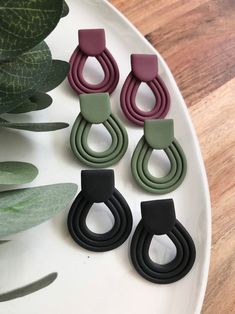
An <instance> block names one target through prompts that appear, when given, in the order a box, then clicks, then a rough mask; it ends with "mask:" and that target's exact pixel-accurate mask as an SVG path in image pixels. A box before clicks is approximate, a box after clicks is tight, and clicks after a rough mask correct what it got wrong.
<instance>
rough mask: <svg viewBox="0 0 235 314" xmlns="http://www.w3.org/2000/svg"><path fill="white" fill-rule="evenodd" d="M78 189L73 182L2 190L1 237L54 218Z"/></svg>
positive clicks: (0, 202) (0, 199)
mask: <svg viewBox="0 0 235 314" xmlns="http://www.w3.org/2000/svg"><path fill="white" fill-rule="evenodd" d="M76 192H77V185H76V184H73V183H61V184H54V185H46V186H41V187H34V188H27V189H18V190H11V191H4V192H0V238H3V237H6V236H8V235H10V234H13V233H17V232H20V231H23V230H27V229H30V228H32V227H34V226H36V225H38V224H41V223H42V222H44V221H46V220H48V219H50V218H52V217H53V216H54V215H56V214H57V213H59V212H60V211H61V210H64V209H65V208H66V207H67V206H68V205H69V203H70V201H71V200H72V199H73V197H74V196H75V194H76Z"/></svg>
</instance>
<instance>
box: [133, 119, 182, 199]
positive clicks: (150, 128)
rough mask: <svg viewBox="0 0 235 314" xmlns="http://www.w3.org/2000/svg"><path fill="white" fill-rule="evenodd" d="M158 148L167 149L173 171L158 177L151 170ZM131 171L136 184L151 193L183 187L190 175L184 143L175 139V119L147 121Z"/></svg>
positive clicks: (160, 192)
mask: <svg viewBox="0 0 235 314" xmlns="http://www.w3.org/2000/svg"><path fill="white" fill-rule="evenodd" d="M154 149H157V150H160V149H163V150H164V151H165V153H166V155H167V157H168V158H169V161H170V164H171V168H170V171H169V173H168V174H167V175H166V176H165V177H161V178H157V177H154V176H153V175H151V174H150V172H149V170H148V162H149V159H150V157H151V154H152V151H153V150H154ZM131 169H132V175H133V177H134V178H135V180H136V182H137V183H138V184H139V185H140V186H141V187H143V188H144V189H145V190H146V191H148V192H151V193H155V194H159V195H161V194H166V193H169V192H172V191H174V190H175V189H177V188H178V187H179V185H180V184H181V183H182V182H183V180H184V178H185V175H186V171H187V161H186V157H185V154H184V152H183V150H182V148H181V146H180V144H179V143H178V141H177V140H176V139H175V138H174V125H173V120H171V119H169V120H147V121H145V124H144V136H143V137H142V138H141V139H140V141H139V143H138V144H137V146H136V148H135V151H134V153H133V156H132V160H131Z"/></svg>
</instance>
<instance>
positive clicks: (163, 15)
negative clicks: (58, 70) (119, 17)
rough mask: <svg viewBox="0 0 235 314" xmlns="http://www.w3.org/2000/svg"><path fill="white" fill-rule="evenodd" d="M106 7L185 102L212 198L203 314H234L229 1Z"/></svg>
mask: <svg viewBox="0 0 235 314" xmlns="http://www.w3.org/2000/svg"><path fill="white" fill-rule="evenodd" d="M111 3H113V4H114V5H115V6H116V7H117V8H118V9H119V10H120V11H121V12H122V13H124V15H125V16H126V17H127V18H128V19H129V20H130V21H131V22H132V23H133V24H134V25H135V26H136V27H137V28H138V29H139V30H140V31H141V32H142V34H144V35H145V36H146V37H147V39H148V40H149V41H150V42H151V43H152V44H153V46H154V47H156V48H157V50H158V51H159V52H160V53H161V55H162V56H163V57H164V59H165V60H166V62H167V64H168V66H169V67H170V69H171V70H172V72H173V75H174V77H175V79H176V81H177V83H178V86H179V88H180V90H181V92H182V94H183V96H184V99H185V101H186V103H187V106H188V109H189V111H190V114H191V118H192V120H193V123H194V126H195V128H196V131H197V135H198V137H199V141H200V144H201V150H202V154H203V158H204V162H205V165H206V170H207V175H208V180H209V186H210V193H211V201H212V254H211V264H210V272H209V281H208V286H207V291H206V296H205V300H204V306H203V310H202V313H204V314H205V313H206V314H209V313H210V314H212V313H213V314H227V313H235V232H234V227H235V210H234V183H235V180H234V177H235V173H234V169H235V163H234V157H235V149H234V148H235V1H234V0H111ZM182 314H184V313H182ZM186 314H190V313H186Z"/></svg>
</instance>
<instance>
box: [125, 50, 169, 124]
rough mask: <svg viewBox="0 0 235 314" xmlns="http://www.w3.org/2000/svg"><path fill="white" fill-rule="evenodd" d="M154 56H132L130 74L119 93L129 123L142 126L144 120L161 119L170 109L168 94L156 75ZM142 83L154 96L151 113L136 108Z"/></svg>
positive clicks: (155, 59)
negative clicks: (137, 96)
mask: <svg viewBox="0 0 235 314" xmlns="http://www.w3.org/2000/svg"><path fill="white" fill-rule="evenodd" d="M157 62H158V61H157V56H156V55H148V54H132V55H131V72H130V74H129V75H128V77H127V79H126V81H125V83H124V85H123V87H122V91H121V97H120V100H121V107H122V111H123V113H124V114H125V116H126V117H127V119H129V120H130V121H131V122H133V123H135V124H137V125H141V126H142V125H143V124H144V121H145V120H146V119H163V118H164V117H165V116H166V115H167V113H168V111H169V108H170V94H169V92H168V89H167V87H166V85H165V83H164V82H163V80H162V79H161V77H160V76H159V74H158V64H157ZM142 82H144V83H146V84H147V85H148V86H149V88H150V89H151V90H152V92H153V94H154V96H155V105H154V107H153V109H152V110H151V111H143V110H141V109H139V108H138V107H137V104H136V95H137V92H138V89H139V87H140V84H141V83H142Z"/></svg>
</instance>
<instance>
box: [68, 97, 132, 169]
mask: <svg viewBox="0 0 235 314" xmlns="http://www.w3.org/2000/svg"><path fill="white" fill-rule="evenodd" d="M79 99H80V106H81V112H80V114H79V115H78V117H77V119H76V121H75V123H74V125H73V128H72V131H71V135H70V144H71V148H72V151H73V153H74V155H75V156H76V157H77V159H78V160H80V161H81V162H82V163H84V164H85V165H88V166H90V167H95V168H105V167H109V166H111V165H113V164H115V163H117V162H118V161H119V160H120V159H121V158H122V157H123V155H124V154H125V152H126V150H127V146H128V135H127V132H126V129H125V128H124V126H123V124H122V122H121V121H120V120H119V119H118V117H117V116H116V115H114V114H113V113H111V108H110V100H109V95H108V94H107V93H105V94H83V95H80V96H79ZM100 123H102V124H103V125H104V127H105V128H106V129H107V131H108V132H109V133H110V135H111V137H112V144H111V145H110V147H109V148H108V149H106V150H105V151H103V152H96V151H94V150H92V149H91V148H90V147H89V145H88V143H87V140H88V134H89V131H90V129H91V126H92V124H100Z"/></svg>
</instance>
